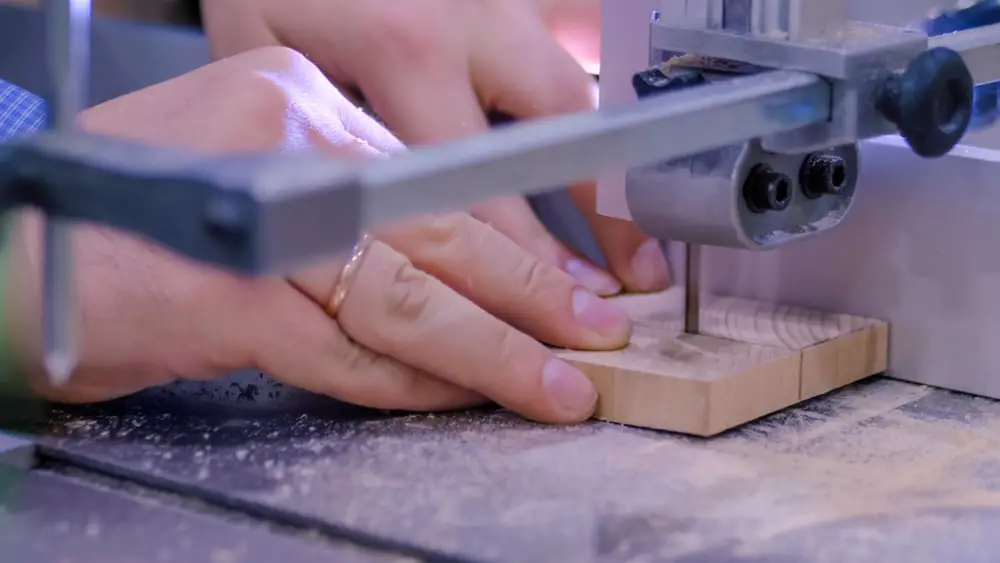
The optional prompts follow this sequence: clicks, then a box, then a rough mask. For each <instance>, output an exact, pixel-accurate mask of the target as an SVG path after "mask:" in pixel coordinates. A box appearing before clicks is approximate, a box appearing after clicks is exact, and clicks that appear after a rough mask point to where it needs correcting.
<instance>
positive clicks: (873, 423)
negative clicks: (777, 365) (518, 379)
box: [8, 379, 1000, 563]
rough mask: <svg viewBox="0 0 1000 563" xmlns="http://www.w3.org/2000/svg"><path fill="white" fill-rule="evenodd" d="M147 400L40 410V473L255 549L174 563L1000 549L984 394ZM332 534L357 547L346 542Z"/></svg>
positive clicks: (997, 491) (878, 557) (104, 530)
mask: <svg viewBox="0 0 1000 563" xmlns="http://www.w3.org/2000/svg"><path fill="white" fill-rule="evenodd" d="M161 407H163V405H160V407H155V406H150V405H149V404H146V403H123V404H120V405H114V406H110V407H106V409H113V410H103V411H101V410H97V409H95V408H88V409H84V410H81V411H75V412H67V411H63V412H58V413H56V414H55V416H54V417H53V422H52V424H51V428H50V430H49V432H50V437H49V438H46V439H45V440H44V443H45V447H44V448H43V451H44V452H45V454H46V457H47V458H49V459H50V460H51V461H50V462H49V464H50V465H52V464H53V463H55V465H52V467H54V469H49V470H47V471H50V472H52V475H49V476H48V477H47V478H50V479H62V480H65V481H67V482H69V481H72V482H71V483H70V484H71V485H74V484H78V483H81V482H88V480H93V479H94V476H93V475H91V476H89V477H88V476H86V475H80V476H77V475H67V474H66V472H67V468H66V467H62V466H60V465H59V464H60V463H68V464H69V466H70V467H71V468H75V469H71V470H69V472H70V473H74V472H75V471H77V470H78V469H80V468H82V469H84V470H87V471H91V472H94V473H95V474H100V475H103V476H105V477H102V478H101V479H98V481H101V483H99V484H95V485H94V487H97V488H98V489H100V488H101V487H103V489H101V490H102V491H104V494H110V493H108V492H107V488H108V487H109V486H110V485H108V483H109V482H110V481H108V480H107V479H106V477H107V476H110V477H113V478H118V479H124V480H127V481H129V482H131V483H138V484H141V485H143V486H146V487H152V488H155V489H158V490H160V491H168V492H169V494H166V495H162V494H159V493H156V494H154V493H151V492H146V493H141V494H140V493H139V492H127V491H126V492H117V493H114V494H115V495H117V496H119V497H120V496H122V495H125V497H126V499H125V500H122V499H119V500H118V501H116V502H119V503H124V502H128V500H127V498H131V497H136V498H139V497H141V498H144V499H145V498H147V497H149V498H152V497H153V496H157V495H159V496H162V497H163V498H159V499H158V500H157V501H156V502H157V503H160V504H162V505H163V506H164V508H162V510H173V511H183V512H184V514H185V515H186V516H185V517H186V518H198V519H201V520H203V521H209V522H211V525H212V526H215V527H217V528H218V529H219V530H220V531H218V532H217V533H215V534H208V536H206V534H205V533H204V529H201V528H199V529H192V530H189V531H188V532H181V531H170V530H167V529H164V534H167V535H168V536H169V538H170V539H169V540H161V541H169V542H170V545H176V543H177V542H178V541H186V542H187V543H186V544H185V545H188V544H196V542H198V541H203V540H205V538H206V537H215V538H216V541H215V543H216V544H217V543H219V542H223V543H226V542H225V541H224V539H225V538H227V537H228V538H230V540H231V538H232V537H233V534H235V533H238V532H239V529H240V528H239V527H240V526H242V527H246V526H257V527H258V528H259V529H260V530H259V531H258V532H255V533H254V534H248V535H247V537H248V538H252V541H250V540H248V541H249V542H250V543H251V544H254V545H255V544H258V543H261V542H264V543H265V544H267V545H269V546H270V547H269V549H270V551H269V552H268V555H267V556H266V557H264V558H263V559H261V558H260V557H261V553H263V551H261V549H263V548H260V549H258V548H255V547H254V546H253V545H251V546H250V548H249V549H248V548H247V546H242V547H241V548H240V549H234V548H232V546H230V548H229V549H227V551H225V554H226V558H224V559H219V558H218V557H217V554H218V550H219V549H221V548H220V547H219V546H218V545H212V542H207V543H206V544H205V547H204V548H203V550H202V551H201V552H200V555H199V554H197V553H195V552H194V551H191V549H194V548H189V551H188V552H187V554H186V555H185V557H184V560H185V561H210V562H213V563H243V562H250V561H275V560H279V561H280V560H281V558H282V557H286V558H290V560H296V561H299V560H301V561H312V560H313V559H310V558H309V557H308V556H307V555H298V551H297V550H303V549H310V550H313V552H316V551H317V550H318V551H319V552H323V551H324V550H326V552H328V554H329V557H330V559H329V560H337V561H353V560H358V561H368V560H369V559H368V558H366V557H369V555H370V560H371V561H373V562H374V561H386V560H389V561H392V560H398V559H400V558H405V557H412V558H413V559H416V560H449V559H450V560H456V561H517V562H519V563H520V562H535V561H538V562H543V561H544V562H555V561H560V562H562V561H565V562H581V563H585V562H590V561H594V562H625V561H629V562H633V561H634V562H640V561H642V562H645V561H675V562H685V563H690V562H696V561H705V562H713V563H726V562H763V561H768V562H779V563H780V562H786V561H787V562H802V561H816V562H820V561H824V562H825V561H830V562H835V563H843V562H873V563H874V562H879V563H882V562H885V561H907V562H908V563H922V562H925V561H926V562H932V561H933V562H939V561H948V562H959V561H961V562H963V563H966V562H979V561H983V562H986V561H997V560H1000V545H998V544H997V543H996V542H995V537H994V536H995V534H996V532H995V530H997V529H1000V403H997V402H994V401H989V400H985V399H978V398H972V397H968V396H964V395H959V394H954V393H949V392H945V391H940V390H934V389H930V388H926V387H921V386H916V385H911V384H907V383H902V382H898V381H893V380H887V379H875V380H873V381H871V382H868V383H863V384H859V385H855V386H853V387H851V388H849V389H847V390H844V391H841V392H838V393H835V394H832V395H829V396H827V397H823V398H820V399H818V400H814V401H811V402H809V403H807V404H804V405H802V406H800V407H798V408H795V409H792V410H789V411H787V412H783V413H780V414H777V415H775V416H772V417H769V418H767V419H765V420H762V421H759V422H757V423H754V424H751V425H749V426H747V427H744V428H742V429H739V430H737V431H734V432H731V433H729V434H727V435H724V436H721V437H718V438H715V439H712V440H702V439H693V438H686V437H680V436H677V435H672V434H667V433H660V432H651V431H644V430H638V429H634V428H627V427H622V426H619V425H614V424H608V423H600V422H593V423H588V424H584V425H579V426H573V427H564V428H552V427H545V426H542V425H537V424H533V423H529V422H526V421H524V420H522V419H520V418H518V417H516V416H513V415H511V414H508V413H505V412H501V411H477V412H472V413H457V414H448V415H433V416H384V415H380V414H375V413H370V412H364V411H358V410H356V409H346V408H336V409H334V408H331V409H329V411H328V412H326V413H325V414H323V415H316V414H269V415H267V416H265V417H249V416H244V417H234V416H233V415H232V414H231V413H230V414H225V416H222V415H220V414H218V413H217V414H212V415H209V414H201V413H200V412H184V411H178V410H177V409H176V408H171V409H166V408H161ZM34 473H35V474H38V473H45V472H34ZM34 478H40V477H37V476H36V477H34ZM64 486H66V485H64ZM24 488H25V490H27V491H30V490H31V487H28V486H25V487H24ZM36 488H37V487H36ZM133 488H134V485H133ZM95 490H96V489H95ZM136 490H138V489H136ZM37 494H42V495H44V494H46V493H44V492H40V493H37ZM92 494H93V493H92ZM181 497H186V498H189V499H190V498H196V499H199V501H198V503H196V504H197V506H195V505H192V504H191V503H190V502H188V501H184V502H178V501H177V499H178V498H181ZM19 499H20V500H19V501H11V502H21V503H24V505H25V506H31V505H32V503H33V502H35V501H32V497H31V495H26V494H22V495H19ZM171 499H173V500H171ZM144 502H147V504H148V502H151V501H144ZM171 503H172V504H171ZM167 505H169V506H167ZM123 510H124V509H123ZM75 511H79V512H80V513H81V514H83V513H86V514H87V518H86V519H85V520H86V522H87V524H88V525H91V526H96V527H97V528H98V530H99V531H98V532H97V533H96V534H94V535H95V536H101V535H102V534H111V535H114V534H116V533H120V531H121V529H122V527H123V526H126V527H127V526H133V527H134V526H137V525H138V524H136V523H135V522H134V521H130V522H124V521H123V519H122V518H121V517H120V516H114V515H111V514H108V513H107V510H103V511H102V509H101V505H100V503H98V505H97V506H96V507H95V508H94V509H93V510H91V511H88V510H87V507H86V505H85V504H83V501H80V502H79V503H78V505H77V506H76V507H75ZM8 512H11V511H8ZM22 512H23V511H22ZM29 512H30V511H29ZM14 514H18V512H17V511H14ZM116 514H117V513H116ZM233 514H243V515H245V516H240V517H239V518H236V517H234V516H233ZM160 518H161V519H162V517H160ZM247 519H249V520H250V521H246V522H244V521H241V520H247ZM15 520H16V518H15ZM78 520H79V518H78ZM81 521H82V520H81ZM265 525H266V526H265ZM161 526H162V525H161ZM116 530H118V531H119V532H116ZM234 530H235V531H234ZM303 530H313V532H312V535H310V536H303V535H301V532H302V531H303ZM185 534H187V535H190V536H191V537H190V538H187V537H186V535H185ZM227 534H228V535H227ZM77 536H79V534H77ZM54 537H58V536H52V535H50V536H49V538H50V539H49V541H55V540H54V539H52V538H54ZM36 539H37V538H36ZM98 539H99V538H98ZM345 539H346V540H347V541H350V542H354V543H355V544H357V545H360V546H364V547H365V548H366V549H368V550H369V551H368V552H366V554H362V552H360V551H357V550H354V548H350V549H351V550H352V551H350V554H351V558H348V557H347V556H344V555H343V553H347V552H346V551H344V550H348V549H349V548H348V547H345V546H344V545H343V544H342V543H340V542H341V541H342V540H345ZM92 540H93V538H92ZM18 541H20V544H21V548H22V549H25V550H27V549H29V548H30V547H31V545H32V540H31V538H30V537H24V538H20V539H19V540H18ZM74 541H76V542H78V543H79V542H80V541H83V540H81V539H79V538H77V539H76V540H74ZM93 541H97V540H93ZM230 543H231V541H230ZM150 545H152V544H150ZM150 549H151V550H152V547H150ZM213 554H215V555H213ZM282 554H285V555H282ZM338 554H339V555H338ZM355 558H356V559H355ZM113 559H114V558H112V559H108V560H113ZM149 560H150V561H153V560H154V559H149Z"/></svg>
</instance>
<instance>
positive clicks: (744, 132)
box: [360, 71, 831, 228]
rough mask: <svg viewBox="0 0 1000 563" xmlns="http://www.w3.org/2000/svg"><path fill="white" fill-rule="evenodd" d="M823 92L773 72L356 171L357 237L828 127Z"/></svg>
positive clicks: (801, 76)
mask: <svg viewBox="0 0 1000 563" xmlns="http://www.w3.org/2000/svg"><path fill="white" fill-rule="evenodd" d="M830 96H831V91H830V87H829V85H828V83H827V82H825V81H824V80H822V79H820V78H818V77H816V76H814V75H811V74H807V73H801V72H791V71H775V72H768V73H764V74H759V75H754V76H746V77H740V78H735V79H733V80H730V81H726V82H725V83H721V84H711V85H707V86H700V87H697V88H692V89H690V90H686V91H680V92H678V93H676V94H667V95H663V96H655V97H650V98H647V99H644V100H640V101H638V102H636V103H635V104H633V105H630V106H628V107H624V108H620V109H617V110H613V111H601V112H587V113H581V114H577V115H573V116H564V117H560V118H554V119H548V120H539V121H536V122H532V123H525V124H519V125H517V126H514V127H510V128H507V129H500V130H496V131H493V132H491V133H490V134H488V135H483V136H482V137H478V138H472V139H466V140H463V141H460V142H456V143H448V144H444V145H438V146H431V147H426V148H421V149H418V150H416V151H414V152H412V153H409V154H403V155H400V156H398V157H394V158H392V159H390V160H386V161H378V162H375V163H369V164H365V165H363V166H362V167H361V169H360V170H361V183H362V187H363V188H364V201H365V208H366V211H365V217H364V220H363V224H364V227H365V228H373V227H377V226H379V225H384V224H385V223H388V222H392V221H396V220H399V219H406V218H410V217H413V216H414V215H421V214H425V213H441V212H446V211H454V210H459V209H467V208H468V207H470V206H472V205H475V204H478V203H481V202H483V201H488V200H491V199H493V198H496V197H499V196H504V195H515V194H530V193H533V192H540V191H545V190H546V189H551V188H552V187H554V186H562V185H566V184H570V183H573V182H578V181H581V180H586V179H590V178H594V177H596V176H597V175H599V174H601V173H603V172H605V171H607V170H616V169H617V170H623V169H627V168H629V167H631V166H636V165H642V164H648V163H651V162H656V161H659V160H670V159H675V158H680V157H684V156H688V155H691V154H696V153H699V152H702V151H706V150H710V149H713V148H718V147H721V146H726V145H731V144H735V143H740V142H743V141H746V140H748V139H752V138H755V137H760V136H766V135H771V134H774V133H781V132H785V131H791V130H794V129H798V128H800V127H803V126H806V125H810V124H813V123H819V122H823V121H825V120H827V119H829V117H830V107H831V104H830Z"/></svg>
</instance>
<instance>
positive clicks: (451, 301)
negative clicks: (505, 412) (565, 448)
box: [338, 241, 597, 423]
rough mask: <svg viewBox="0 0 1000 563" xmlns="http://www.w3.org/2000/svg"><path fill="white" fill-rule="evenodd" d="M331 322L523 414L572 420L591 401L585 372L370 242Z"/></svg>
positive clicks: (582, 414)
mask: <svg viewBox="0 0 1000 563" xmlns="http://www.w3.org/2000/svg"><path fill="white" fill-rule="evenodd" d="M338 319H339V321H340V325H341V326H342V327H343V328H344V331H345V332H346V333H347V334H349V335H350V336H351V338H353V339H354V340H356V341H358V342H360V343H362V344H364V345H365V346H367V347H368V348H370V349H372V350H375V351H378V352H381V353H383V354H385V355H387V356H392V357H394V358H398V359H399V360H401V361H403V362H405V363H407V364H409V365H413V366H415V367H417V368H420V369H423V370H425V371H427V372H429V373H433V374H435V375H437V376H439V377H441V378H442V379H445V380H447V381H451V382H453V383H455V384H457V385H459V386H461V387H464V388H467V389H471V390H474V391H476V392H479V393H481V394H482V395H484V396H486V397H488V398H490V399H492V400H494V401H496V402H497V403H499V404H501V405H503V406H505V407H507V408H510V409H512V410H514V411H517V412H518V413H520V414H522V415H524V416H527V417H529V418H533V419H536V420H539V421H543V422H552V423H560V422H577V421H581V420H584V419H586V418H587V417H588V416H590V414H591V413H592V412H593V409H594V405H595V404H596V401H597V393H596V391H595V390H594V386H593V384H591V382H590V380H589V379H587V377H586V376H585V375H583V374H582V373H580V372H579V371H578V370H576V369H575V368H573V367H571V366H570V365H569V364H567V363H565V362H563V361H561V360H559V359H557V358H556V357H555V356H554V355H553V353H552V351H550V350H549V349H548V348H546V347H545V346H543V345H542V344H540V343H539V342H538V341H536V340H535V339H533V338H531V337H529V336H528V335H526V334H524V333H522V332H519V331H518V330H516V329H514V328H513V327H511V326H510V325H507V324H506V323H504V322H503V321H501V320H499V319H497V318H495V317H493V316H491V315H490V314H488V313H487V312H486V311H484V310H482V309H481V308H479V307H478V306H476V305H475V304H474V303H472V302H471V301H469V300H468V299H466V298H464V297H462V296H461V295H459V294H458V293H456V292H454V291H453V290H452V289H450V288H449V287H447V286H446V285H444V284H443V283H441V282H440V281H438V280H437V279H435V278H433V277H431V276H430V275H428V274H426V273H425V272H422V271H420V270H418V269H417V268H415V267H414V266H413V264H411V263H410V261H409V260H407V259H406V257H404V256H403V255H402V254H400V253H398V252H396V251H394V250H393V249H391V248H390V247H389V246H388V245H386V244H383V243H381V242H378V241H376V242H374V243H372V245H371V247H370V249H369V251H368V253H367V256H366V257H365V261H364V263H363V264H362V266H361V267H360V268H359V269H358V270H357V274H356V277H355V279H354V281H353V283H352V286H351V288H350V292H349V293H348V295H347V298H346V299H345V300H344V302H343V304H342V306H341V309H340V311H339V313H338Z"/></svg>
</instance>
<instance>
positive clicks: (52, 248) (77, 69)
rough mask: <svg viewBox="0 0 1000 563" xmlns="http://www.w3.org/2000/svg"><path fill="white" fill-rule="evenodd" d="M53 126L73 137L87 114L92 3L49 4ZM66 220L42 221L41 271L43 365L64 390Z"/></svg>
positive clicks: (69, 264)
mask: <svg viewBox="0 0 1000 563" xmlns="http://www.w3.org/2000/svg"><path fill="white" fill-rule="evenodd" d="M44 8H45V16H46V18H45V19H46V22H45V23H46V41H47V46H48V57H49V60H48V67H49V68H48V70H49V80H50V82H49V88H50V96H49V99H48V111H49V126H50V128H51V129H55V130H57V131H71V130H73V129H74V128H75V126H76V116H77V114H78V113H79V112H80V110H82V109H83V105H84V100H85V99H86V91H87V72H88V66H89V62H90V13H91V5H90V0H45V4H44ZM70 234H71V231H70V225H69V224H68V222H67V221H66V220H65V219H57V218H54V217H46V218H45V219H44V235H43V236H44V243H43V247H44V255H43V266H42V268H43V269H42V286H43V287H42V295H43V317H42V318H43V320H42V323H43V324H42V326H43V331H44V335H43V342H44V356H43V357H44V364H45V369H46V370H47V371H48V375H49V380H50V382H51V383H52V384H53V385H57V386H59V385H65V384H66V383H67V382H68V381H69V378H70V375H71V374H72V372H73V370H74V369H75V367H76V362H77V346H76V341H75V336H76V335H75V329H76V322H75V321H76V311H75V305H76V295H75V287H74V283H73V281H74V280H73V248H72V241H71V237H70Z"/></svg>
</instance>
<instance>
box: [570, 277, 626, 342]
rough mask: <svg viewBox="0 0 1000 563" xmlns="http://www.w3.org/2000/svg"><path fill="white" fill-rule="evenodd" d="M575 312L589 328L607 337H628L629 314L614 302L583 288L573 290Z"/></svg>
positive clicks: (578, 318)
mask: <svg viewBox="0 0 1000 563" xmlns="http://www.w3.org/2000/svg"><path fill="white" fill-rule="evenodd" d="M573 314H574V315H575V316H576V319H577V320H578V321H580V322H581V323H583V324H584V325H586V326H587V327H588V328H590V329H591V330H593V331H594V332H596V333H597V334H600V335H601V336H604V337H607V338H615V339H624V338H628V334H629V327H630V322H629V318H628V315H626V314H625V311H622V310H621V309H619V308H618V306H617V305H615V304H614V303H612V302H610V301H607V300H604V299H601V298H600V297H598V296H596V295H594V294H593V293H591V292H589V291H587V290H586V289H583V288H576V289H574V290H573Z"/></svg>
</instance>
